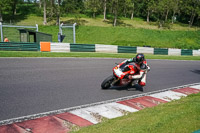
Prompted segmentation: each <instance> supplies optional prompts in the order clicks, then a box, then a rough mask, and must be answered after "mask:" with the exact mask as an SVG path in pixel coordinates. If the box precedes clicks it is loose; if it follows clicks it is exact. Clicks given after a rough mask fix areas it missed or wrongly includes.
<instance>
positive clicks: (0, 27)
mask: <svg viewBox="0 0 200 133" xmlns="http://www.w3.org/2000/svg"><path fill="white" fill-rule="evenodd" d="M3 27H7V28H32V29H36V31H38V24H36V26H18V25H3V24H2V23H1V22H0V30H1V42H3V41H4V40H3Z"/></svg>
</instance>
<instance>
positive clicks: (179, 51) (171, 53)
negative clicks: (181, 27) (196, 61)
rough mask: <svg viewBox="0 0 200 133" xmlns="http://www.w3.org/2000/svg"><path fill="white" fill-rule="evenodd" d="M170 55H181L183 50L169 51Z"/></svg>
mask: <svg viewBox="0 0 200 133" xmlns="http://www.w3.org/2000/svg"><path fill="white" fill-rule="evenodd" d="M168 55H179V56H180V55H181V49H171V48H169V49H168Z"/></svg>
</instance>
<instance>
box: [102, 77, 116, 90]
mask: <svg viewBox="0 0 200 133" xmlns="http://www.w3.org/2000/svg"><path fill="white" fill-rule="evenodd" d="M114 80H115V78H114V77H113V75H111V76H109V77H107V78H106V79H105V80H104V81H103V82H102V83H101V88H102V89H108V88H110V87H111V84H112V82H113V81H114Z"/></svg>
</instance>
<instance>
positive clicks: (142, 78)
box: [124, 58, 150, 86]
mask: <svg viewBox="0 0 200 133" xmlns="http://www.w3.org/2000/svg"><path fill="white" fill-rule="evenodd" d="M124 62H125V63H126V64H129V63H134V66H135V71H134V72H132V73H133V75H129V79H138V80H139V84H140V85H141V86H145V85H146V74H147V71H149V70H150V67H149V66H148V65H147V61H146V60H144V61H143V62H142V63H140V64H138V63H136V61H135V58H133V59H128V60H125V61H124ZM135 73H136V74H135Z"/></svg>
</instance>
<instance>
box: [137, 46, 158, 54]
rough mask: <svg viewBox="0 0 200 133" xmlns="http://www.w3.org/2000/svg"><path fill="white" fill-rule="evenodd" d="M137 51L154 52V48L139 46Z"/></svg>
mask: <svg viewBox="0 0 200 133" xmlns="http://www.w3.org/2000/svg"><path fill="white" fill-rule="evenodd" d="M137 53H146V54H154V48H149V47H137Z"/></svg>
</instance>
